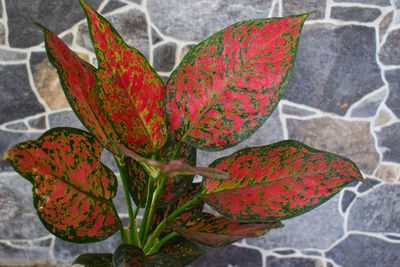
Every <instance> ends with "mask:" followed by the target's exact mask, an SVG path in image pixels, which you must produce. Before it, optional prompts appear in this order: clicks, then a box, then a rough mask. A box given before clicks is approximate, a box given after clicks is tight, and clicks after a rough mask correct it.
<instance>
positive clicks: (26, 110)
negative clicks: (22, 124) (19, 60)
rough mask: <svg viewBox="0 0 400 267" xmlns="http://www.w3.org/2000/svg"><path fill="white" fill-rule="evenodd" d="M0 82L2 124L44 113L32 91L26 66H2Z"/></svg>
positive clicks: (0, 68)
mask: <svg viewBox="0 0 400 267" xmlns="http://www.w3.org/2000/svg"><path fill="white" fill-rule="evenodd" d="M0 80H1V83H0V92H1V98H0V124H1V123H4V122H7V121H12V120H16V119H21V118H24V117H27V116H30V115H34V114H36V113H39V112H43V111H44V108H43V107H42V105H41V104H40V103H39V102H38V101H37V99H36V96H35V94H34V93H33V91H32V89H31V86H30V83H29V79H28V72H27V70H26V66H25V65H0Z"/></svg>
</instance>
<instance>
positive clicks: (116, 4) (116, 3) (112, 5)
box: [101, 0, 126, 14]
mask: <svg viewBox="0 0 400 267" xmlns="http://www.w3.org/2000/svg"><path fill="white" fill-rule="evenodd" d="M123 6H126V3H123V2H120V1H118V0H112V1H110V2H108V3H107V5H106V6H105V7H104V8H103V10H102V11H101V13H102V14H105V13H107V12H110V11H113V10H115V9H118V8H120V7H123Z"/></svg>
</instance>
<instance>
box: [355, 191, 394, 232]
mask: <svg viewBox="0 0 400 267" xmlns="http://www.w3.org/2000/svg"><path fill="white" fill-rule="evenodd" d="M399 210H400V185H389V184H386V185H381V186H379V187H377V188H375V190H371V191H370V192H369V193H368V194H366V195H363V196H360V197H358V198H357V200H356V202H355V203H354V205H353V206H352V207H351V210H350V214H349V219H348V229H349V230H356V231H364V232H378V233H382V232H383V233H400V212H399Z"/></svg>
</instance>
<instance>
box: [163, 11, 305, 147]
mask: <svg viewBox="0 0 400 267" xmlns="http://www.w3.org/2000/svg"><path fill="white" fill-rule="evenodd" d="M307 16H308V14H303V15H298V16H291V17H286V18H271V19H256V20H249V21H243V22H239V23H236V24H233V25H231V26H229V27H227V28H225V29H224V30H222V31H220V32H218V33H216V34H214V35H213V36H211V37H210V38H209V39H207V40H205V41H203V42H201V43H199V44H198V45H197V46H195V47H194V48H193V49H191V50H190V51H189V53H188V54H187V55H186V56H185V57H184V58H183V60H182V62H181V63H180V64H179V66H178V67H177V68H176V69H175V70H174V72H173V73H172V74H171V77H170V80H169V81H168V84H167V92H166V95H165V100H164V102H165V111H166V115H167V120H168V122H169V124H170V129H171V131H172V133H173V135H174V136H175V137H176V139H178V140H181V141H184V142H187V143H189V144H192V145H194V146H196V147H197V148H199V149H204V150H222V149H225V148H228V147H231V146H233V145H235V144H237V143H239V142H241V141H243V140H244V139H246V138H247V137H249V136H250V135H251V134H252V133H254V132H255V131H256V130H257V129H258V128H259V127H260V126H261V125H262V124H263V123H264V122H265V121H266V119H267V118H268V117H269V115H270V114H271V113H272V112H273V111H274V109H275V108H276V106H277V104H278V101H279V99H280V98H281V97H282V95H283V92H284V89H285V87H286V85H287V83H288V81H289V77H290V75H291V73H292V70H293V64H294V60H295V55H296V51H297V45H298V40H299V37H300V31H301V28H302V26H303V23H304V21H305V19H306V18H307Z"/></svg>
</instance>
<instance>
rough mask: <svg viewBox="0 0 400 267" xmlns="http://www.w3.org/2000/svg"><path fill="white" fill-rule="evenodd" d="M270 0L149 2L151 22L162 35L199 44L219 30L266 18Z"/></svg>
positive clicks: (156, 0) (169, 0) (171, 0)
mask: <svg viewBox="0 0 400 267" xmlns="http://www.w3.org/2000/svg"><path fill="white" fill-rule="evenodd" d="M271 3H272V1H271V0H263V1H260V0H257V1H252V0H233V1H223V0H218V1H214V0H206V1H197V0H187V1H176V0H149V1H147V9H148V12H149V14H150V18H151V20H152V22H153V23H154V24H155V25H156V27H157V28H158V29H159V30H160V31H161V32H162V33H163V34H165V35H167V36H171V37H174V38H177V39H179V40H185V41H202V40H204V39H206V38H207V37H209V36H210V35H212V34H214V33H215V32H217V31H219V30H222V29H223V28H225V27H227V26H229V25H231V24H233V23H235V22H238V21H241V20H247V19H255V18H266V17H267V16H268V13H269V9H270V8H271Z"/></svg>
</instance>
